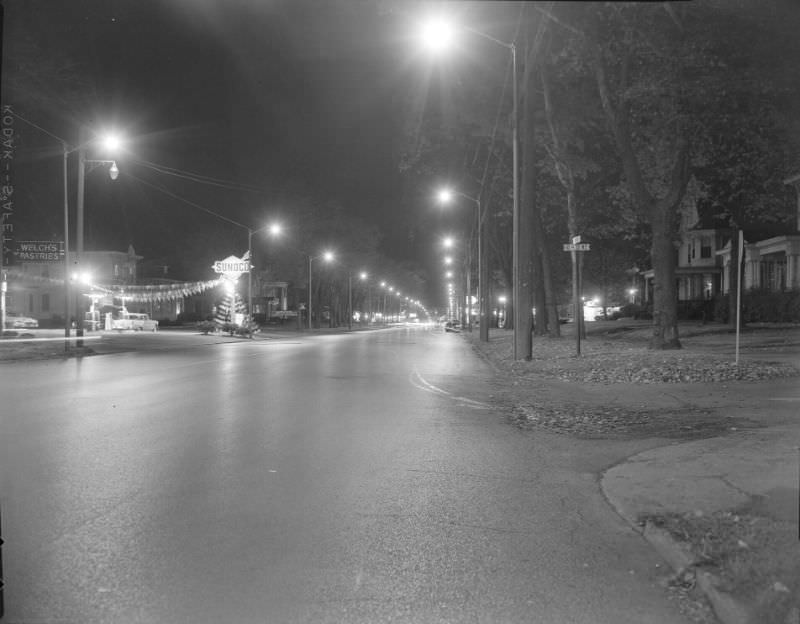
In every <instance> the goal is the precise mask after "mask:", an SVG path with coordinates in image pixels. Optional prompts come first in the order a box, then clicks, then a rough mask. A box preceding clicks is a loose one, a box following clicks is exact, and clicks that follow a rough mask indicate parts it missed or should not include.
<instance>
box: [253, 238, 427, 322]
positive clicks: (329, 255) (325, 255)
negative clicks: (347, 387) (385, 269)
mask: <svg viewBox="0 0 800 624" xmlns="http://www.w3.org/2000/svg"><path fill="white" fill-rule="evenodd" d="M237 225H241V224H237ZM243 227H246V226H243ZM263 231H268V232H269V234H270V235H271V236H279V235H280V234H282V233H283V228H282V227H281V225H280V224H279V223H270V224H267V225H265V226H263V227H260V228H257V229H252V228H247V251H248V258H249V259H250V268H251V269H252V268H254V257H253V235H255V234H258V233H260V232H263ZM304 255H305V256H306V257H307V258H308V302H307V304H306V305H307V308H306V309H307V326H308V329H311V328H312V324H311V317H312V308H311V305H312V304H311V302H312V269H313V262H314V261H315V260H322V261H323V262H325V263H328V264H329V263H331V262H334V260H335V259H336V255H335V254H334V252H333V251H330V250H325V251H323V252H321V253H319V254H317V255H313V254H310V253H305V252H304ZM352 277H353V273H352V271H350V272H349V273H348V282H347V291H348V292H347V298H348V306H347V307H348V321H347V322H348V326H351V323H352V320H353V302H352ZM358 277H359V279H360V280H361V281H363V282H366V283H367V286H368V287H369V282H368V280H369V274H368V273H367V272H366V271H361V272H359V274H358ZM380 287H381V288H382V289H384V290H385V291H386V294H390V295H393V296H396V297H398V298H399V299H401V300H404V301H405V302H406V303H407V305H410V306H414V307H416V308H419V309H421V310H422V311H423V312H425V313H426V314H427V313H428V311H427V309H426V308H425V306H424V305H422V303H421V302H420V301H419V300H417V299H412V298H411V297H409V296H405V298H404V299H403V295H402V293H401V292H400V291H399V290H396V289H395V288H394V287H393V286H391V285H389V284H387V283H386V282H385V281H381V282H380ZM247 292H248V308H247V309H248V313H249V314H250V317H251V318H252V316H253V279H252V270H251V271H249V272H248V285H247ZM368 292H369V291H368ZM386 294H385V295H384V312H383V313H384V314H385V303H386V299H385V297H386ZM367 299H368V301H369V303H370V307H371V294H368V296H367Z"/></svg>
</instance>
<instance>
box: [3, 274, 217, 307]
mask: <svg viewBox="0 0 800 624" xmlns="http://www.w3.org/2000/svg"><path fill="white" fill-rule="evenodd" d="M8 277H9V278H11V279H13V280H19V281H21V282H25V283H28V284H43V285H44V284H49V285H53V286H63V285H64V280H63V278H61V279H59V278H53V277H45V276H41V275H31V274H30V273H24V272H21V271H14V270H9V271H8ZM224 281H225V278H224V277H220V278H217V279H213V280H204V281H198V282H175V283H172V284H136V285H116V284H112V285H105V284H91V285H90V287H91V289H92V290H93V291H96V292H97V291H99V292H102V293H105V294H107V295H111V296H113V297H116V298H121V297H124V298H125V299H126V300H127V301H134V302H139V301H174V300H176V299H181V298H183V297H189V296H191V295H198V294H200V293H202V292H205V291H206V290H210V289H212V288H216V287H217V286H220V285H221V284H222V283H223V282H224Z"/></svg>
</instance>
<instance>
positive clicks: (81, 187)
mask: <svg viewBox="0 0 800 624" xmlns="http://www.w3.org/2000/svg"><path fill="white" fill-rule="evenodd" d="M83 134H84V130H83V129H82V130H81V142H80V145H79V146H78V147H77V148H74V149H73V150H71V151H73V152H74V151H77V152H78V204H77V211H76V217H77V223H76V245H75V264H76V265H77V267H78V268H79V269H80V268H81V256H82V255H83V235H84V223H83V217H84V196H85V186H86V165H90V171H91V170H92V169H94V168H95V167H99V166H105V165H108V166H109V168H108V175H109V177H110V178H111V179H112V180H116V179H117V178H118V177H119V169H118V168H117V163H116V161H114V160H93V159H88V158H86V147H87V146H89V145H91V144H93V143H100V144H102V145H103V148H104V149H105V150H108V151H113V150H117V149H119V147H120V145H121V141H120V139H119V137H118V136H116V135H105V136H102V137H99V138H96V139H92V140H89V141H84V140H83ZM65 147H66V146H65ZM68 153H70V152H66V151H65V154H64V159H65V167H66V157H67V155H68ZM80 307H81V306H80V304H78V303H77V301H76V310H75V313H76V316H77V317H78V318H77V319H76V322H77V329H76V334H75V335H76V337H77V340H76V342H75V346H78V347H82V346H83V320H82V319H81V315H80Z"/></svg>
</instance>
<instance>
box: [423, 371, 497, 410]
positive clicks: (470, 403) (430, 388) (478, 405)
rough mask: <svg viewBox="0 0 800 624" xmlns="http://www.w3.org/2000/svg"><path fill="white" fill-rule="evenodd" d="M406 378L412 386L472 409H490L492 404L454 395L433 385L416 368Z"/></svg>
mask: <svg viewBox="0 0 800 624" xmlns="http://www.w3.org/2000/svg"><path fill="white" fill-rule="evenodd" d="M408 380H409V382H410V383H411V385H412V386H414V387H415V388H417V389H419V390H422V391H424V392H430V393H431V394H437V395H439V396H441V397H444V398H446V399H452V400H454V401H458V402H459V403H461V404H463V405H465V406H466V407H471V408H473V409H492V406H491V405H488V404H487V403H482V402H480V401H475V400H473V399H468V398H466V397H462V396H456V395H454V394H453V393H452V392H448V391H447V390H443V389H442V388H439V387H437V386H434V385H433V384H432V383H430V382H429V381H427V380H426V379H425V378H424V377H423V376H422V375H421V374H420V372H419V371H418V370H417V369H416V368H415V369H414V370H412V371H411V374H410V375H409V376H408Z"/></svg>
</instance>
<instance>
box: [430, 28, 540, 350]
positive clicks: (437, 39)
mask: <svg viewBox="0 0 800 624" xmlns="http://www.w3.org/2000/svg"><path fill="white" fill-rule="evenodd" d="M458 30H461V31H465V32H469V33H472V34H473V35H477V36H479V37H482V38H483V39H486V40H488V41H491V42H493V43H495V44H497V45H500V46H502V47H503V48H505V49H507V50H508V51H509V52H510V54H511V72H512V98H513V101H512V114H511V123H512V158H513V163H512V170H513V175H512V177H513V182H512V184H513V187H512V195H513V208H512V216H513V218H512V274H513V275H512V306H513V314H514V319H513V329H514V340H513V344H514V349H513V351H514V359H518V357H519V356H520V355H522V354H518V347H517V345H518V342H519V339H518V332H519V331H520V330H521V329H522V328H523V327H525V326H526V325H527V324H526V323H525V322H524V317H523V313H524V311H523V306H522V305H519V303H520V302H519V294H520V271H519V267H520V257H519V256H520V251H519V230H520V228H519V218H520V211H519V132H518V125H519V124H518V112H517V111H518V100H519V95H518V76H517V49H516V42H515V41H512V42H511V43H508V42H505V41H501V40H500V39H497V38H495V37H492V36H491V35H488V34H487V33H484V32H481V31H478V30H475V29H474V28H470V27H467V26H464V25H460V26H459V27H458V28H457V27H456V26H455V25H454V24H453V23H452V22H451V21H449V20H447V19H444V18H443V17H441V16H437V17H432V18H429V19H427V20H426V21H425V22H424V23H423V24H422V26H421V28H420V39H421V41H422V43H423V45H424V47H425V48H426V49H427V50H428V51H430V52H432V53H434V54H440V53H442V52H444V51H445V50H447V49H449V48H451V47H452V46H453V45H454V43H455V40H456V33H457V31H458ZM454 194H456V195H459V196H461V197H464V198H466V199H469V200H471V201H473V202H475V205H476V210H477V238H478V306H479V309H478V319H479V324H480V339H481V340H482V341H488V339H489V329H488V328H489V325H488V323H489V318H488V316H487V313H486V308H487V300H488V295H487V289H488V283H487V282H488V271H487V269H488V267H487V266H486V259H487V256H486V254H485V249H484V245H483V243H484V236H483V233H484V225H485V215H484V214H483V211H482V208H481V202H480V195H479V196H478V197H470V196H468V195H464V194H463V193H458V192H455V191H442V192H440V194H439V200H440V201H450V199H451V198H452V196H453V195H454ZM469 296H470V297H471V294H470V295H469ZM470 322H471V321H470Z"/></svg>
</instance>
